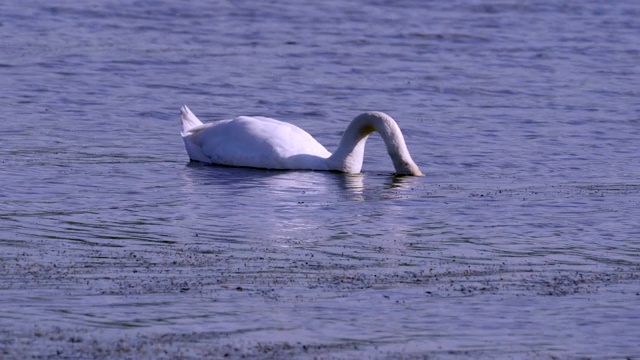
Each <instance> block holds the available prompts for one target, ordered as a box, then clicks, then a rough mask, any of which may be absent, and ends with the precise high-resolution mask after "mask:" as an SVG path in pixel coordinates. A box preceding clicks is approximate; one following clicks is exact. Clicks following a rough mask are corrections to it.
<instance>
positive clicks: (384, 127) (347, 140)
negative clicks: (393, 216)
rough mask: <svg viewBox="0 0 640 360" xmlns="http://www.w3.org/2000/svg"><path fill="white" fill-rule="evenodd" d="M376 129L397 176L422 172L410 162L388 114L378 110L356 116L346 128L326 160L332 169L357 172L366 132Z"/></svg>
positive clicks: (393, 122)
mask: <svg viewBox="0 0 640 360" xmlns="http://www.w3.org/2000/svg"><path fill="white" fill-rule="evenodd" d="M374 131H377V132H378V133H380V136H381V137H382V140H384V143H385V145H386V146H387V152H388V153H389V156H390V157H391V161H393V166H394V167H395V168H396V173H397V174H399V175H418V176H420V175H423V174H422V171H420V168H418V165H416V163H415V162H413V159H411V155H409V150H408V149H407V145H406V144H405V142H404V137H403V136H402V131H400V127H398V124H397V123H396V122H395V120H393V119H392V118H391V116H389V115H387V114H385V113H382V112H377V111H373V112H367V113H364V114H360V115H358V116H357V117H356V118H355V119H353V121H351V124H349V126H348V127H347V129H346V130H345V132H344V134H343V135H342V139H340V145H338V149H337V150H336V151H335V152H334V153H333V155H331V157H329V159H328V161H329V164H330V166H331V167H332V168H333V169H334V170H339V171H344V172H347V173H359V172H360V170H361V169H362V160H363V158H364V145H365V143H366V142H367V138H368V137H369V134H371V133H372V132H374Z"/></svg>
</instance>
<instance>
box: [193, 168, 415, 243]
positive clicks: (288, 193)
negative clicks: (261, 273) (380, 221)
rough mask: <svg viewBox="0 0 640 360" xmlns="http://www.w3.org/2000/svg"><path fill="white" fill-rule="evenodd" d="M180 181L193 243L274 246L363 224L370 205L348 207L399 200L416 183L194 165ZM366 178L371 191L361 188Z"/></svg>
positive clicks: (399, 179) (390, 208)
mask: <svg viewBox="0 0 640 360" xmlns="http://www.w3.org/2000/svg"><path fill="white" fill-rule="evenodd" d="M413 178H414V179H420V178H419V177H413ZM182 179H183V183H182V193H183V195H184V197H185V201H184V207H183V209H182V211H183V212H184V215H183V218H184V219H185V223H186V225H185V228H188V229H191V228H197V229H199V230H198V231H199V233H200V237H199V239H200V240H197V241H202V240H205V239H212V238H213V239H216V240H220V241H224V242H227V243H229V242H242V241H251V239H265V238H267V239H269V240H270V241H271V244H273V245H277V246H296V244H298V243H300V242H306V241H313V240H316V239H318V238H323V237H331V236H334V235H335V233H336V232H340V231H344V229H346V228H349V227H350V226H352V225H354V224H357V223H360V222H367V221H368V220H367V219H366V218H368V217H369V216H370V215H371V211H372V210H371V208H370V206H367V205H365V206H357V207H354V206H352V205H350V204H349V203H350V202H354V201H355V202H367V201H373V202H378V201H381V200H387V199H398V198H399V197H398V196H397V192H398V189H403V190H405V189H409V188H411V187H412V186H413V185H414V184H415V182H414V181H412V180H411V178H410V177H395V176H391V175H388V177H387V175H385V176H384V177H382V178H381V177H380V176H378V175H375V174H373V175H371V174H343V173H337V172H326V171H281V170H273V171H271V170H262V169H250V168H236V167H223V166H211V165H202V164H198V163H190V164H189V165H187V166H185V167H184V170H183V171H182ZM367 179H368V180H369V181H370V182H371V185H370V187H371V189H367V188H366V187H365V181H366V180H367ZM398 206H400V207H401V205H399V204H391V203H390V204H388V205H385V206H382V207H379V206H377V205H376V209H377V210H376V212H381V213H384V212H386V211H394V212H395V211H397V210H398V209H396V208H397V207H398ZM354 209H355V211H354ZM359 213H362V214H361V215H362V216H360V215H358V214H359ZM367 226H368V225H367Z"/></svg>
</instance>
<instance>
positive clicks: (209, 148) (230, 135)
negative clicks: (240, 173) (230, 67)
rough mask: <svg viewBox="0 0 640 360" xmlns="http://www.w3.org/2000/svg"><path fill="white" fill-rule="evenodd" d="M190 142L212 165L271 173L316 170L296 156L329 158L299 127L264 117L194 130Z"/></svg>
mask: <svg viewBox="0 0 640 360" xmlns="http://www.w3.org/2000/svg"><path fill="white" fill-rule="evenodd" d="M192 137H193V142H195V143H197V144H199V145H200V147H201V148H202V153H203V154H204V155H205V156H206V157H208V158H209V159H210V160H211V162H212V163H216V164H224V165H233V166H248V167H257V168H271V169H294V168H296V169H312V168H318V166H319V165H318V164H317V163H316V162H314V161H303V162H300V160H299V159H300V158H301V157H300V155H307V157H308V156H311V157H312V158H322V159H324V158H327V157H329V156H330V155H331V154H330V153H329V152H328V151H327V150H326V149H325V148H324V147H323V146H322V145H321V144H320V143H318V142H317V141H316V140H315V139H314V138H313V137H312V136H311V135H309V134H308V133H307V132H306V131H304V130H302V129H300V128H299V127H297V126H295V125H292V124H289V123H285V122H281V121H278V120H274V119H271V118H265V117H249V116H241V117H238V118H235V119H233V120H224V121H219V122H215V123H211V124H205V125H203V126H202V127H200V128H197V129H195V131H194V132H193V134H192Z"/></svg>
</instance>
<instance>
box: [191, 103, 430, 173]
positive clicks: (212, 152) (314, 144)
mask: <svg viewBox="0 0 640 360" xmlns="http://www.w3.org/2000/svg"><path fill="white" fill-rule="evenodd" d="M180 113H181V120H182V132H181V135H182V139H183V140H184V145H185V148H186V150H187V154H188V155H189V158H190V159H191V160H194V161H200V162H204V163H210V164H218V165H229V166H242V167H252V168H264V169H288V170H329V171H341V172H345V173H359V172H360V170H361V169H362V160H363V157H364V145H365V142H366V141H367V138H368V137H369V134H371V133H372V132H374V131H377V132H378V133H380V135H381V136H382V139H383V140H384V143H385V145H386V146H387V151H388V152H389V156H391V160H392V161H393V166H394V167H395V169H396V173H397V174H399V175H416V176H422V175H423V173H422V171H420V168H418V165H416V163H415V162H414V161H413V159H411V155H409V150H408V149H407V145H406V144H405V141H404V137H403V136H402V132H401V131H400V127H398V124H397V123H396V122H395V120H393V119H392V118H391V116H389V115H387V114H385V113H382V112H378V111H372V112H366V113H363V114H360V115H358V116H357V117H356V118H355V119H353V120H352V121H351V123H350V124H349V126H348V127H347V129H346V130H345V132H344V134H343V135H342V139H341V140H340V145H338V149H337V150H336V151H335V152H334V153H333V154H331V153H330V152H329V151H327V149H325V147H324V146H322V145H321V144H320V143H319V142H318V141H316V139H314V138H313V137H312V136H311V135H310V134H309V133H307V132H306V131H304V130H302V129H301V128H299V127H297V126H295V125H293V124H290V123H286V122H282V121H278V120H275V119H271V118H268V117H262V116H240V117H237V118H235V119H231V120H220V121H214V122H210V123H206V124H203V123H202V121H200V120H199V119H198V118H197V117H196V116H195V115H194V114H193V112H191V110H190V109H189V108H188V107H187V106H186V105H184V106H182V108H181V109H180Z"/></svg>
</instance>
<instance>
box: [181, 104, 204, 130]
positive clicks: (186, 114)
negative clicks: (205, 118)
mask: <svg viewBox="0 0 640 360" xmlns="http://www.w3.org/2000/svg"><path fill="white" fill-rule="evenodd" d="M180 118H181V119H182V135H183V136H184V135H186V134H187V133H188V132H189V131H190V130H191V129H193V128H196V127H198V126H200V125H202V121H200V119H198V117H197V116H195V115H194V114H193V113H192V112H191V110H189V108H188V107H187V105H182V107H181V108H180Z"/></svg>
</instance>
